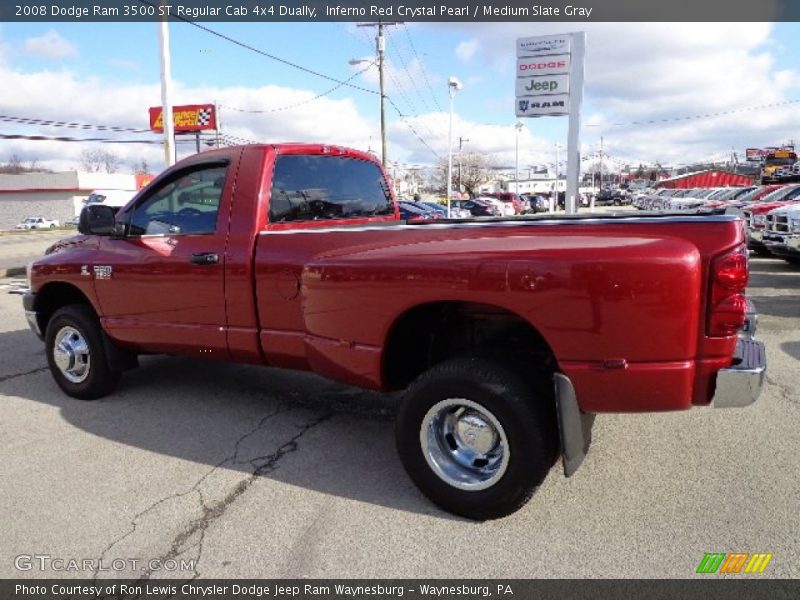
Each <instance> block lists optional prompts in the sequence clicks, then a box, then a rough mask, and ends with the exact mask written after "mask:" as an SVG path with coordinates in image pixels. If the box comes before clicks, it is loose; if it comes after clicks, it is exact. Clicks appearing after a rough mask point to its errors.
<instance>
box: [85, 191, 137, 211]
mask: <svg viewBox="0 0 800 600" xmlns="http://www.w3.org/2000/svg"><path fill="white" fill-rule="evenodd" d="M135 195H136V190H95V191H93V192H92V193H91V194H89V197H88V198H86V202H84V206H89V205H90V204H105V205H106V206H114V207H117V208H122V207H123V206H125V205H126V204H127V203H128V201H129V200H130V199H131V198H133V197H134V196H135Z"/></svg>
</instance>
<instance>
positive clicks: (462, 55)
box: [456, 38, 481, 63]
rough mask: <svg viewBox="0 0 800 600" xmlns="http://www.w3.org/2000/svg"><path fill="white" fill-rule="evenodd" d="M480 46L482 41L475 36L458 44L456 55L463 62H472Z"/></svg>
mask: <svg viewBox="0 0 800 600" xmlns="http://www.w3.org/2000/svg"><path fill="white" fill-rule="evenodd" d="M480 47H481V43H480V42H479V41H478V40H476V39H475V38H472V39H471V40H467V41H466V42H461V43H460V44H458V46H456V56H457V57H458V60H460V61H461V62H465V63H466V62H470V61H471V60H472V57H473V56H475V53H476V52H478V49H479V48H480Z"/></svg>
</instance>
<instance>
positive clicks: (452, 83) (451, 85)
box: [445, 77, 463, 219]
mask: <svg viewBox="0 0 800 600" xmlns="http://www.w3.org/2000/svg"><path fill="white" fill-rule="evenodd" d="M462 87H463V86H462V85H461V82H460V81H459V80H458V79H456V78H455V77H450V79H448V80H447V91H448V94H449V95H450V127H449V128H448V130H447V184H446V188H447V189H446V192H445V193H446V194H447V218H448V219H449V218H450V205H451V204H452V198H451V196H452V194H451V193H450V190H451V189H452V187H453V109H454V106H455V99H456V92H457V91H458V90H460V89H461V88H462Z"/></svg>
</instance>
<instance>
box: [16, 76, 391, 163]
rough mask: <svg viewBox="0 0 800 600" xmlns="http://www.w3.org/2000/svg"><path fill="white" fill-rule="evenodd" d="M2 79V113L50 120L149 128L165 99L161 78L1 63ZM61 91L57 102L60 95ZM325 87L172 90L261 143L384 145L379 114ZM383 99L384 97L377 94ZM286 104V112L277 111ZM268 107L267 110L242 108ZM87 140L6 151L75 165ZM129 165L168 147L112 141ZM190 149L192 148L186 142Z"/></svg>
mask: <svg viewBox="0 0 800 600" xmlns="http://www.w3.org/2000/svg"><path fill="white" fill-rule="evenodd" d="M0 80H2V81H3V82H4V85H6V86H8V89H13V90H14V91H15V93H14V94H5V95H3V96H1V97H0V114H5V115H12V116H18V117H31V118H36V119H44V120H57V121H66V122H77V123H89V124H98V125H113V126H118V127H126V128H127V127H130V128H136V129H145V130H146V129H147V128H148V125H149V121H148V111H147V109H148V107H150V106H157V105H159V104H160V101H161V100H160V98H161V95H160V94H161V92H160V86H159V84H158V83H156V82H154V83H152V84H147V85H138V84H125V83H119V82H115V83H114V84H113V85H109V84H108V83H107V82H105V81H103V80H102V79H99V78H96V77H84V76H79V75H76V74H75V73H71V72H67V71H58V72H56V71H39V72H29V73H23V72H19V71H17V70H14V69H11V68H4V67H0ZM53 90H58V101H57V102H56V101H54V100H53ZM318 94H319V92H318V91H310V90H299V89H292V88H287V87H281V86H274V85H269V86H262V87H255V86H254V87H247V86H237V87H225V88H222V87H195V86H185V85H182V84H180V83H179V82H178V83H176V84H175V89H174V90H173V102H174V104H176V105H180V104H197V103H206V102H212V101H217V102H218V104H219V105H220V106H221V107H222V108H221V121H222V130H223V132H224V133H227V134H229V135H234V136H238V137H240V138H244V139H247V140H255V141H261V142H282V141H308V142H314V141H319V142H328V143H331V142H335V143H337V144H341V145H346V146H352V147H355V148H361V149H365V150H366V149H367V148H368V147H369V146H370V144H371V145H372V147H373V148H379V147H380V142H379V133H378V131H379V125H378V122H377V119H371V118H367V117H364V116H363V115H361V114H360V113H359V111H358V110H357V108H356V106H355V103H354V102H353V101H352V100H350V99H342V100H334V99H331V98H328V97H323V98H316V99H314V98H315V96H317V95H318ZM376 102H377V98H376ZM285 107H292V108H286V110H274V109H281V108H285ZM234 108H235V109H243V110H244V111H262V112H243V111H242V110H233V109H234ZM6 133H21V134H26V135H28V134H37V135H47V136H71V137H76V138H81V137H107V138H115V139H119V138H123V139H126V138H127V139H151V140H159V139H160V137H159V135H158V134H155V133H149V132H148V133H142V134H138V133H116V134H114V133H109V132H103V131H96V130H81V129H73V128H56V127H46V126H38V127H34V126H30V125H27V126H23V125H17V126H15V127H14V128H11V127H10V126H8V124H7V127H6ZM91 147H92V146H91V144H88V143H80V144H78V143H63V142H48V141H21V140H15V141H13V143H12V142H11V141H8V142H6V143H5V145H4V150H3V156H0V160H2V159H4V158H5V157H6V156H8V155H10V154H13V153H17V154H19V155H20V156H22V157H23V158H24V159H26V160H27V159H31V158H37V159H38V160H39V163H40V165H41V166H44V167H48V168H53V169H71V168H75V167H76V166H78V165H79V164H80V155H81V152H82V151H83V150H85V149H86V148H91ZM102 147H103V148H104V149H112V150H113V152H115V153H116V154H117V155H119V156H120V158H121V159H122V161H123V164H124V165H126V166H127V168H128V169H130V168H132V165H134V164H135V163H137V162H139V161H140V160H141V159H142V158H144V159H146V160H147V162H148V163H149V164H150V165H151V166H153V167H154V168H160V167H161V166H162V165H163V152H162V150H161V147H160V146H158V145H139V144H135V145H134V144H130V145H128V144H113V145H111V144H109V145H103V146H102ZM180 148H181V152H183V153H184V154H185V153H187V152H189V151H193V145H191V144H188V145H181V146H180Z"/></svg>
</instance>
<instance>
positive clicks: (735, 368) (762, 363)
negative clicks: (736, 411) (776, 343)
mask: <svg viewBox="0 0 800 600" xmlns="http://www.w3.org/2000/svg"><path fill="white" fill-rule="evenodd" d="M766 374H767V355H766V352H765V351H764V344H763V342H759V341H757V340H754V339H748V338H739V341H738V343H737V344H736V351H735V352H734V355H733V364H731V366H730V367H727V368H725V369H721V370H720V371H719V372H718V373H717V389H716V391H715V392H714V398H713V399H712V401H711V404H712V405H713V406H714V407H716V408H737V407H742V406H749V405H750V404H753V403H754V402H755V401H756V400H758V396H759V395H760V394H761V388H762V387H763V385H764V379H765V378H766Z"/></svg>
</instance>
